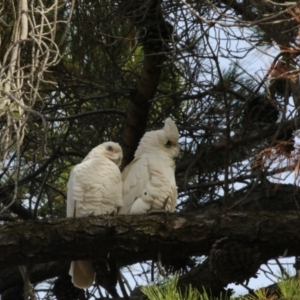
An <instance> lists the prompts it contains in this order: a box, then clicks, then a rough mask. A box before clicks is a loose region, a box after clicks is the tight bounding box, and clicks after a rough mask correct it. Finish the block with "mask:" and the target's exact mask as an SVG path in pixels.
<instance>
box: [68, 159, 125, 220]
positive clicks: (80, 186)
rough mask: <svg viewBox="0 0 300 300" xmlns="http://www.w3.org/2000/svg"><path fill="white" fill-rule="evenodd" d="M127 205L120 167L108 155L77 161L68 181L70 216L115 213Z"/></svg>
mask: <svg viewBox="0 0 300 300" xmlns="http://www.w3.org/2000/svg"><path fill="white" fill-rule="evenodd" d="M122 205H123V201H122V178H121V173H120V170H119V168H118V167H117V165H116V164H115V163H113V162H112V161H111V160H109V159H108V158H107V157H105V156H103V157H95V158H91V159H88V160H86V161H83V162H82V163H81V164H79V165H76V166H75V167H74V168H73V170H72V172H71V176H70V179H69V182H68V199H67V216H70V217H73V216H77V217H84V216H88V215H90V214H95V215H101V214H106V213H112V212H113V211H116V210H117V208H118V207H121V206H122Z"/></svg>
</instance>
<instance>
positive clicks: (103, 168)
mask: <svg viewBox="0 0 300 300" xmlns="http://www.w3.org/2000/svg"><path fill="white" fill-rule="evenodd" d="M122 158H123V153H122V149H121V147H120V145H119V144H117V143H114V142H106V143H103V144H101V145H99V146H97V147H95V148H93V149H92V150H91V151H90V152H89V154H88V155H87V156H86V157H85V158H84V160H83V161H82V162H81V163H80V164H78V165H76V166H75V167H74V168H73V169H72V171H71V174H70V178H69V181H68V194H67V217H86V216H89V215H103V214H111V213H114V212H116V211H117V209H118V208H120V207H121V206H122V205H123V201H122V185H123V184H122V177H121V172H120V169H119V166H120V164H121V162H122ZM69 274H70V275H71V277H72V282H73V284H74V285H75V286H76V287H78V288H88V287H90V286H91V285H92V284H93V281H94V278H95V271H94V268H93V265H92V262H91V261H88V260H78V261H72V262H71V267H70V271H69Z"/></svg>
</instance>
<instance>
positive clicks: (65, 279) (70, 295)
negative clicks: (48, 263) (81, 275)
mask: <svg viewBox="0 0 300 300" xmlns="http://www.w3.org/2000/svg"><path fill="white" fill-rule="evenodd" d="M52 292H53V295H54V296H55V297H56V299H57V300H69V299H73V300H86V297H85V293H84V290H82V289H79V288H77V287H75V286H74V285H73V283H72V281H71V277H70V276H69V275H65V276H60V277H58V278H57V279H56V280H55V281H54V286H53V289H52Z"/></svg>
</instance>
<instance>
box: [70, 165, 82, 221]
mask: <svg viewBox="0 0 300 300" xmlns="http://www.w3.org/2000/svg"><path fill="white" fill-rule="evenodd" d="M80 165H81V164H80ZM80 165H76V166H75V167H74V168H73V169H72V170H71V173H70V178H69V181H68V185H67V187H68V193H67V217H76V202H75V201H80V200H82V199H83V197H84V190H83V186H82V182H81V181H80V175H79V173H80V169H81V168H80Z"/></svg>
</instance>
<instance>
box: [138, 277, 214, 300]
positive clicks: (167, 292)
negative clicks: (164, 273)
mask: <svg viewBox="0 0 300 300" xmlns="http://www.w3.org/2000/svg"><path fill="white" fill-rule="evenodd" d="M177 283H178V276H177V275H175V276H174V277H173V278H166V279H164V280H162V281H161V282H159V283H158V284H153V285H149V286H143V287H142V288H141V290H142V292H143V293H144V294H145V295H146V296H147V297H148V298H149V299H150V300H210V299H212V298H211V297H209V296H208V294H207V293H206V292H205V293H204V294H200V293H199V291H198V290H197V289H195V288H193V287H192V286H189V287H188V289H187V290H186V292H185V293H184V294H182V293H181V292H180V291H179V290H177V288H176V287H177Z"/></svg>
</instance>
